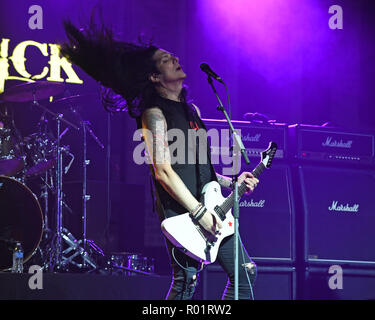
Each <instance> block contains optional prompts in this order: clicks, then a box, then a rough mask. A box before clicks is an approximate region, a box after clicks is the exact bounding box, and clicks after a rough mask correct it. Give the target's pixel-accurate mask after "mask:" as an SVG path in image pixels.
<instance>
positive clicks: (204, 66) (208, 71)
mask: <svg viewBox="0 0 375 320" xmlns="http://www.w3.org/2000/svg"><path fill="white" fill-rule="evenodd" d="M200 67H201V70H202V71H203V72H204V73H206V74H207V75H209V76H210V77H212V78H214V79H215V80H216V81H219V82H221V83H224V81H223V80H222V79H221V78H220V77H219V76H218V75H217V74H216V73H215V72H213V71H212V70H211V68H210V67H209V65H208V64H207V63H202V64H201V66H200Z"/></svg>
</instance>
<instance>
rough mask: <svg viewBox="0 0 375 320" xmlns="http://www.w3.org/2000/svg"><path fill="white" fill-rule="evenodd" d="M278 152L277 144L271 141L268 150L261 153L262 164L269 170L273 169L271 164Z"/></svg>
mask: <svg viewBox="0 0 375 320" xmlns="http://www.w3.org/2000/svg"><path fill="white" fill-rule="evenodd" d="M276 150H277V144H276V143H275V142H272V141H271V142H270V144H269V145H268V148H267V150H264V151H263V152H262V153H261V158H262V163H263V165H264V166H265V167H266V168H267V169H269V168H270V167H271V163H272V160H273V158H274V157H275V154H276Z"/></svg>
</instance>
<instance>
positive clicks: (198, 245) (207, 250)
mask: <svg viewBox="0 0 375 320" xmlns="http://www.w3.org/2000/svg"><path fill="white" fill-rule="evenodd" d="M276 149H277V145H276V143H274V142H270V144H269V146H268V149H267V150H265V151H263V152H262V153H261V161H260V162H259V164H258V165H257V167H256V168H255V169H254V170H253V171H252V172H251V173H252V174H253V176H254V177H256V178H258V177H259V175H260V174H261V173H262V172H263V171H264V169H265V168H267V169H269V168H270V167H271V162H272V160H273V158H274V156H275V153H276ZM246 189H247V188H246V184H245V183H244V182H242V183H241V185H239V186H238V198H241V196H242V195H243V194H244V193H245V192H246ZM202 196H203V197H202V199H203V203H204V205H205V206H206V208H207V211H210V212H211V213H212V214H214V215H215V217H216V219H220V220H221V221H222V225H223V227H222V228H221V229H220V233H221V234H219V235H217V236H213V235H212V234H211V233H209V232H208V231H206V230H205V229H204V228H203V227H202V226H201V225H200V224H199V223H195V222H194V221H193V220H192V219H191V217H190V215H189V212H187V213H184V214H180V215H178V216H175V217H171V218H167V219H165V220H163V222H162V224H161V229H162V231H163V233H164V235H165V236H166V237H167V238H168V239H169V240H170V241H171V242H172V243H173V244H174V245H175V246H176V247H177V248H179V249H181V250H182V251H183V252H184V253H185V254H187V255H188V256H190V257H192V258H193V259H196V260H198V261H202V262H204V263H205V264H210V263H213V262H215V260H216V257H217V253H218V250H219V246H220V243H221V241H222V240H223V239H224V238H226V237H228V236H230V235H232V234H233V233H234V218H233V215H232V212H231V209H232V207H233V205H234V193H233V192H232V193H231V194H230V195H229V196H228V197H227V198H224V197H223V196H222V194H221V187H220V185H219V184H218V183H217V182H216V181H211V182H209V183H207V184H206V185H205V186H204V187H203V190H202Z"/></svg>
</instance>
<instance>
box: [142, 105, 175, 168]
mask: <svg viewBox="0 0 375 320" xmlns="http://www.w3.org/2000/svg"><path fill="white" fill-rule="evenodd" d="M142 127H143V129H147V130H148V132H147V133H148V134H149V136H148V137H146V142H147V145H148V149H149V150H150V152H151V157H152V161H153V163H154V164H162V163H166V162H170V154H169V146H168V136H167V122H166V121H165V118H164V115H163V113H162V112H161V110H160V109H158V108H151V109H147V110H146V111H145V112H144V113H143V116H142ZM150 135H151V136H150ZM150 140H151V141H150Z"/></svg>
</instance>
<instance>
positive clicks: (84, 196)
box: [70, 102, 104, 267]
mask: <svg viewBox="0 0 375 320" xmlns="http://www.w3.org/2000/svg"><path fill="white" fill-rule="evenodd" d="M70 110H71V111H72V113H73V114H74V115H75V116H76V117H77V118H78V119H79V121H80V124H81V127H82V132H83V162H82V167H83V181H82V202H83V203H82V237H83V239H82V240H80V241H82V243H83V250H84V251H85V252H86V250H87V241H88V240H87V201H89V200H90V198H91V196H90V195H89V194H87V166H88V165H90V160H89V159H87V132H88V133H89V134H90V135H91V137H92V138H93V139H94V141H95V142H96V143H97V144H98V145H99V147H100V148H101V149H104V145H103V144H102V143H101V142H100V140H99V139H98V137H97V136H96V135H95V134H94V132H93V130H92V129H91V123H90V122H89V121H87V120H83V119H82V116H81V115H80V113H79V112H78V111H77V110H76V108H75V106H74V105H73V104H72V103H71V102H70ZM91 242H93V241H91ZM94 245H95V246H97V245H96V244H94ZM86 266H87V265H86V260H85V259H84V260H83V264H82V267H86Z"/></svg>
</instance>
